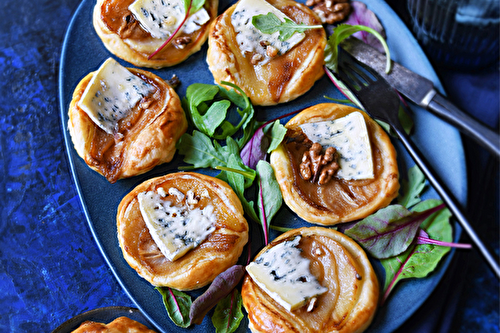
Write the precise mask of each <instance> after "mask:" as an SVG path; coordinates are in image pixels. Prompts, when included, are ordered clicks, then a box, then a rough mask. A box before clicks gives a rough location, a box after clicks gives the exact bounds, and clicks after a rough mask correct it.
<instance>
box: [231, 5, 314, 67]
mask: <svg viewBox="0 0 500 333" xmlns="http://www.w3.org/2000/svg"><path fill="white" fill-rule="evenodd" d="M267 13H273V14H275V15H276V16H277V17H278V18H279V19H280V20H281V21H283V22H284V21H285V19H284V18H285V17H286V18H289V17H287V16H286V15H285V14H283V13H282V12H280V11H279V10H278V9H276V8H275V7H273V6H272V5H270V4H269V3H267V2H266V1H265V0H240V1H239V2H238V4H237V5H236V8H235V9H234V12H233V14H232V15H231V23H232V25H233V27H234V31H235V32H236V41H237V43H238V46H239V48H240V50H241V52H242V53H245V52H250V53H258V54H260V55H261V56H262V57H263V59H264V60H263V62H262V63H265V62H267V61H269V60H270V59H271V58H270V57H269V56H268V55H267V53H266V47H265V46H262V45H261V42H262V43H263V44H265V45H270V46H272V47H274V48H276V49H277V50H278V52H279V54H280V55H283V54H285V53H286V52H288V51H289V50H290V49H292V48H293V47H294V46H295V45H297V44H298V43H300V42H301V41H302V40H303V39H304V38H305V36H306V35H305V34H304V33H303V32H301V33H294V34H293V35H292V37H290V38H289V39H288V40H286V41H280V40H279V38H278V36H279V32H275V33H273V34H270V35H269V34H264V33H262V32H260V31H259V30H258V29H257V28H255V26H254V25H253V24H252V17H254V16H256V15H261V14H262V15H266V14H267Z"/></svg>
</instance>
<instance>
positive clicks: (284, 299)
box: [246, 236, 328, 311]
mask: <svg viewBox="0 0 500 333" xmlns="http://www.w3.org/2000/svg"><path fill="white" fill-rule="evenodd" d="M300 239H301V236H296V237H295V238H294V239H293V240H287V241H285V242H282V243H279V244H278V245H276V246H273V247H271V248H270V249H269V250H267V251H266V252H264V253H263V254H262V255H261V256H259V257H258V258H257V260H255V261H254V262H251V263H250V265H248V266H247V268H246V270H247V272H248V274H249V275H250V277H251V278H252V280H253V281H254V282H255V283H256V284H257V285H258V286H259V287H260V288H262V289H263V290H264V291H265V292H266V293H267V294H268V295H269V296H270V297H272V298H273V299H274V300H276V301H277V302H278V303H279V304H280V305H282V306H283V307H284V308H285V309H287V310H288V311H293V310H295V309H298V308H300V307H301V306H303V305H304V304H306V302H307V301H308V300H309V299H311V298H313V297H315V296H318V295H321V294H323V293H325V292H327V291H328V288H325V287H323V286H321V284H320V283H319V282H318V280H317V279H316V278H315V277H314V275H312V274H311V270H310V269H309V264H310V260H309V259H307V258H304V257H302V256H301V254H300V253H301V250H300V249H298V248H297V245H299V242H300Z"/></svg>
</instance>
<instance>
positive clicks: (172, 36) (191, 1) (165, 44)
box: [148, 0, 193, 60]
mask: <svg viewBox="0 0 500 333" xmlns="http://www.w3.org/2000/svg"><path fill="white" fill-rule="evenodd" d="M192 5H193V0H190V1H189V7H188V10H187V11H186V16H184V19H183V20H182V22H181V24H180V25H179V26H178V27H177V29H175V31H174V33H173V34H172V35H171V36H170V37H169V38H168V39H167V41H166V42H165V43H163V44H162V45H161V46H160V47H159V48H157V49H156V51H154V52H153V53H152V54H151V55H150V56H149V57H148V60H151V59H152V58H153V57H154V56H155V55H157V54H158V53H159V52H160V51H161V50H163V48H164V47H165V46H167V45H168V43H170V41H171V40H172V39H173V38H174V37H175V35H176V34H177V33H178V32H179V30H181V28H182V26H183V25H184V23H186V21H187V19H188V17H189V11H190V10H191V6H192Z"/></svg>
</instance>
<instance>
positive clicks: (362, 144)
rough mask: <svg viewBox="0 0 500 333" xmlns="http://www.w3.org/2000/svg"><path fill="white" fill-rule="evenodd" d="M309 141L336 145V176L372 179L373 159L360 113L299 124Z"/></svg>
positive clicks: (364, 123)
mask: <svg viewBox="0 0 500 333" xmlns="http://www.w3.org/2000/svg"><path fill="white" fill-rule="evenodd" d="M300 128H301V129H302V131H303V132H304V134H305V135H306V136H307V137H308V138H309V140H311V141H312V142H318V143H319V144H321V145H322V146H323V147H324V148H327V147H335V149H337V151H338V153H339V155H340V161H339V165H340V169H339V171H337V175H336V176H337V177H338V178H342V179H372V178H373V177H374V174H373V158H372V149H371V145H370V137H369V136H368V130H367V128H366V122H365V118H364V117H363V115H362V114H361V113H360V112H352V113H350V114H348V115H347V116H345V117H342V118H339V119H335V120H331V121H322V122H316V123H307V124H303V125H300Z"/></svg>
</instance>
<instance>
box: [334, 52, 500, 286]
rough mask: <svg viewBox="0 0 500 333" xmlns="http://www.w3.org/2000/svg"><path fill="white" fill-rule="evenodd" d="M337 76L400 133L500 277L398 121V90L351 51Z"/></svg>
mask: <svg viewBox="0 0 500 333" xmlns="http://www.w3.org/2000/svg"><path fill="white" fill-rule="evenodd" d="M337 77H338V78H340V80H342V82H343V83H344V84H345V85H346V87H347V88H348V89H349V90H350V91H351V92H352V93H353V94H354V95H355V96H356V97H357V98H358V100H359V101H360V102H361V104H362V105H363V107H364V108H365V109H366V111H367V112H368V113H369V114H370V115H371V116H372V117H373V118H375V119H378V120H381V121H384V122H386V123H388V124H389V125H390V126H391V129H392V130H393V131H394V132H395V133H396V134H397V135H398V137H399V139H400V140H401V142H402V143H403V145H404V146H405V148H406V150H407V151H408V153H409V154H410V156H411V157H412V158H413V160H414V161H415V163H416V164H417V165H418V166H419V168H420V169H421V170H422V172H423V173H424V175H425V176H426V178H427V179H428V180H429V182H430V183H431V185H432V186H433V187H434V189H435V190H436V192H437V193H438V194H439V195H440V196H441V198H442V199H443V201H444V203H445V204H446V206H448V208H449V209H450V211H451V212H452V214H453V215H454V216H455V218H456V219H457V220H458V222H459V223H460V225H461V226H462V228H463V229H464V230H465V232H466V233H467V234H468V235H469V237H470V238H471V240H472V242H473V243H474V245H475V246H476V247H477V249H478V250H479V251H480V253H481V254H482V255H483V257H484V259H486V261H487V262H488V264H489V265H490V267H491V268H492V270H493V271H494V273H495V274H496V276H497V277H498V278H500V268H499V265H498V261H497V260H495V259H494V258H493V256H492V255H491V254H490V252H489V251H488V249H487V248H486V246H485V245H484V243H483V242H482V241H481V239H479V237H478V236H477V234H476V232H475V231H474V229H473V228H472V227H471V225H470V224H469V222H468V221H467V218H466V217H465V215H464V214H463V213H462V210H461V208H460V205H459V204H458V201H457V200H456V198H455V197H454V196H453V195H452V194H451V192H450V191H449V190H448V188H446V187H445V186H444V185H443V183H442V182H441V181H440V180H439V178H438V177H437V175H436V173H435V172H434V170H433V169H432V168H431V167H430V166H429V164H428V163H427V162H426V160H425V158H424V157H423V155H422V153H421V152H420V151H419V150H418V149H417V148H416V146H415V145H414V143H413V142H412V141H411V139H410V137H409V136H408V135H407V134H406V132H405V130H404V129H403V126H402V125H401V123H400V121H399V116H398V113H399V105H400V99H399V96H398V95H397V93H396V91H395V90H394V89H393V88H392V87H391V86H390V85H389V83H387V81H386V80H385V79H384V78H382V77H381V76H380V75H379V74H378V73H377V72H376V71H375V70H373V69H372V68H370V67H368V66H366V65H365V64H363V63H360V62H358V61H357V60H356V59H354V58H351V57H350V56H349V55H348V54H345V53H344V54H342V55H341V56H340V57H339V70H338V75H337Z"/></svg>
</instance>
